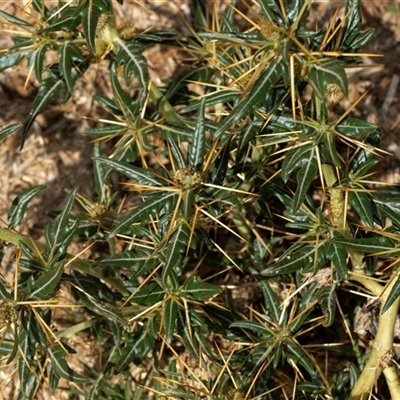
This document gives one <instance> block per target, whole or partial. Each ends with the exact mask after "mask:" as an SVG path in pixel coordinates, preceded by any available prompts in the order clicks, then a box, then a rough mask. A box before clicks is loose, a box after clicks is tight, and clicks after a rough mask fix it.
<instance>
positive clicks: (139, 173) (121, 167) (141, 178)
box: [95, 157, 165, 186]
mask: <svg viewBox="0 0 400 400" xmlns="http://www.w3.org/2000/svg"><path fill="white" fill-rule="evenodd" d="M95 160H96V161H98V162H99V163H100V164H104V165H108V166H109V167H110V168H112V169H113V170H115V171H117V172H119V173H121V174H122V175H125V176H126V177H128V178H129V179H132V180H134V181H135V182H137V183H139V184H143V185H151V186H162V185H163V184H165V182H163V181H162V180H161V179H158V178H156V177H155V176H154V174H153V173H152V172H150V171H148V170H145V169H143V168H139V167H135V166H133V165H131V164H129V163H127V162H124V161H117V160H112V159H109V158H106V157H96V158H95Z"/></svg>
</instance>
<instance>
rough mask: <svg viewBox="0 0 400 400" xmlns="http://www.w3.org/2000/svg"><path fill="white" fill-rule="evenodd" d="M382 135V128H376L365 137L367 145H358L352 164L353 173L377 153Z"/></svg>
mask: <svg viewBox="0 0 400 400" xmlns="http://www.w3.org/2000/svg"><path fill="white" fill-rule="evenodd" d="M381 136H382V132H381V130H380V129H376V130H375V131H374V132H372V133H371V134H369V136H368V137H367V138H366V139H365V147H362V148H361V147H358V149H357V150H356V152H355V156H354V158H353V159H352V161H351V164H350V172H351V173H354V171H357V170H359V169H360V167H361V166H362V165H363V164H365V163H366V162H367V161H369V160H370V159H371V158H372V157H373V156H374V155H375V153H376V147H377V146H379V143H380V140H381Z"/></svg>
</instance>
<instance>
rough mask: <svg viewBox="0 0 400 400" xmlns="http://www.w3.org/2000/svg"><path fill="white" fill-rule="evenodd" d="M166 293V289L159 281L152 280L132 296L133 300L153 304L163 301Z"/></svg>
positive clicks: (138, 302) (148, 304)
mask: <svg viewBox="0 0 400 400" xmlns="http://www.w3.org/2000/svg"><path fill="white" fill-rule="evenodd" d="M164 295H165V289H164V288H162V287H161V286H160V285H159V284H158V283H157V282H151V283H149V284H148V285H147V286H145V287H143V288H141V289H139V290H138V291H137V292H136V293H135V295H134V296H133V297H132V299H131V302H132V303H135V304H143V305H145V306H151V305H153V304H155V303H157V302H158V301H161V300H162V299H163V297H164Z"/></svg>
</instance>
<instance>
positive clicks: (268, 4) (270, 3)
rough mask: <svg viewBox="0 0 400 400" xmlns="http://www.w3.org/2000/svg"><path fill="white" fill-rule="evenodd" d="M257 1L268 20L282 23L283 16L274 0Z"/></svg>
mask: <svg viewBox="0 0 400 400" xmlns="http://www.w3.org/2000/svg"><path fill="white" fill-rule="evenodd" d="M259 3H260V7H261V10H262V13H263V16H265V17H266V19H267V20H268V21H273V22H277V23H279V24H282V23H283V17H282V14H281V11H280V9H279V6H278V4H277V2H276V1H274V0H260V1H259Z"/></svg>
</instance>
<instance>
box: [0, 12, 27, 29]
mask: <svg viewBox="0 0 400 400" xmlns="http://www.w3.org/2000/svg"><path fill="white" fill-rule="evenodd" d="M0 15H1V16H2V17H3V18H4V19H5V20H6V21H8V22H10V23H11V24H12V25H17V26H25V27H26V28H32V30H33V29H35V26H34V25H32V24H31V23H29V22H27V21H24V20H23V19H20V18H18V17H15V16H14V15H11V14H9V13H6V12H5V11H2V10H0ZM27 30H28V31H29V29H27Z"/></svg>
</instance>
